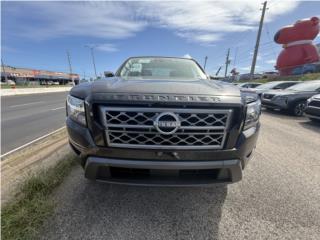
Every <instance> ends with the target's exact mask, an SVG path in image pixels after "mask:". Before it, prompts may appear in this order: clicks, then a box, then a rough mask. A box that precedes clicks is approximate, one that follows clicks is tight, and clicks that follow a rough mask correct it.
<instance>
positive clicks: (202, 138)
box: [99, 106, 232, 149]
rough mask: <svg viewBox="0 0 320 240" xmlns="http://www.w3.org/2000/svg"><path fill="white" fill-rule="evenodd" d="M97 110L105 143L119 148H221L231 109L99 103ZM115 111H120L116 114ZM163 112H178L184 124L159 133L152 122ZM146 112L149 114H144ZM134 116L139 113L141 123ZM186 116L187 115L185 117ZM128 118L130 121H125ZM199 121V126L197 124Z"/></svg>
mask: <svg viewBox="0 0 320 240" xmlns="http://www.w3.org/2000/svg"><path fill="white" fill-rule="evenodd" d="M99 109H100V118H101V123H102V124H103V126H104V127H105V136H106V141H107V145H108V146H110V147H120V148H148V149H222V148H223V146H224V143H225V140H226V135H227V130H228V129H229V124H230V120H231V114H232V110H231V109H214V110H213V109H175V108H143V107H138V108H134V107H127V108H125V107H106V106H100V107H99ZM118 112H119V114H117V113H118ZM162 112H173V113H175V114H177V115H178V117H179V119H180V121H181V123H183V122H184V125H181V126H180V128H179V129H178V130H177V132H175V133H173V134H170V135H166V136H164V135H162V134H160V133H159V132H157V130H156V128H155V127H154V125H153V121H154V119H155V118H156V116H157V115H159V114H160V113H162ZM111 113H112V114H111ZM120 113H121V114H120ZM146 113H148V115H149V116H151V117H150V118H148V117H146V115H145V114H146ZM152 113H154V114H152ZM128 114H129V115H128ZM120 116H122V117H120ZM137 116H142V117H140V120H142V121H141V122H142V123H143V125H140V124H139V123H140V121H138V120H136V119H135V117H137ZM186 116H189V117H187V118H184V117H186ZM199 116H205V117H204V119H207V120H204V119H202V118H200V117H199ZM192 117H194V119H192V120H193V121H191V120H190V119H191V118H192ZM188 119H189V120H188ZM130 120H131V122H130V123H131V124H129V123H128V122H129V121H130ZM209 120H210V121H209ZM206 121H207V122H206ZM110 122H112V123H110ZM187 124H188V125H187ZM199 124H201V126H197V125H199ZM212 125H213V126H212Z"/></svg>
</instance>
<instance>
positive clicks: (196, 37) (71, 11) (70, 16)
mask: <svg viewBox="0 0 320 240" xmlns="http://www.w3.org/2000/svg"><path fill="white" fill-rule="evenodd" d="M298 4H299V2H295V1H294V2H290V4H288V2H286V1H283V2H279V3H277V6H276V7H274V8H270V9H269V10H268V12H267V14H266V19H265V21H266V22H270V21H273V20H274V19H275V18H276V17H277V16H279V15H281V14H284V13H287V12H290V11H292V10H293V9H295V8H296V7H297V5H298ZM3 6H4V7H5V9H6V10H5V11H4V12H7V14H6V15H5V17H6V18H8V20H12V22H15V23H16V24H15V25H14V26H13V28H11V31H10V32H15V33H19V34H20V35H21V36H23V37H28V38H32V39H37V40H44V39H52V38H59V37H65V36H86V37H96V38H101V39H124V38H128V37H131V36H135V35H136V34H137V33H138V32H140V31H142V30H143V29H145V28H147V27H158V28H159V27H160V28H165V29H168V30H170V31H172V32H173V33H174V34H176V35H177V36H179V37H181V38H183V39H186V40H187V41H189V42H196V43H200V44H204V45H210V44H212V43H214V42H217V41H219V40H222V39H223V38H224V37H225V35H226V34H228V33H231V32H245V31H249V30H252V29H255V28H256V27H257V24H258V22H259V20H260V15H261V11H259V9H260V8H261V5H260V2H259V1H249V0H247V1H233V2H230V1H218V2H217V1H204V2H199V1H186V2H181V1H177V2H169V1H164V2H160V1H153V2H147V1H145V2H110V1H108V2H100V1H97V2H95V1H89V2H24V3H21V2H13V3H9V2H7V3H5V4H4V5H3ZM7 9H8V11H7ZM22 11H23V12H22ZM9 12H10V14H9ZM24 14H25V15H24ZM22 15H24V18H25V19H32V20H33V21H32V24H30V22H25V21H23V19H24V18H23V16H22ZM6 22H9V21H6Z"/></svg>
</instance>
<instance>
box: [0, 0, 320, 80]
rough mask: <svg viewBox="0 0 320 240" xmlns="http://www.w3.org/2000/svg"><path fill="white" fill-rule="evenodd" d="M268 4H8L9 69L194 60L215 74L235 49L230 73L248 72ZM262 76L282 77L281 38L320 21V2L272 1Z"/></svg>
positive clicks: (5, 52)
mask: <svg viewBox="0 0 320 240" xmlns="http://www.w3.org/2000/svg"><path fill="white" fill-rule="evenodd" d="M261 4H262V1H261V2H260V1H257V0H252V1H248V0H247V1H219V2H217V1H206V2H202V1H188V2H181V1H175V2H172V1H144V2H135V1H130V2H124V1H119V2H102V1H87V2H79V1H74V2H70V1H69V2H58V1H55V2H53V1H51V2H48V1H32V2H31V1H30V2H28V1H23V2H11V1H5V2H4V1H1V58H2V60H3V62H4V64H5V65H10V66H15V67H28V68H33V69H43V70H53V71H62V72H69V65H68V60H67V54H66V52H67V51H68V52H69V53H70V57H71V65H72V70H73V72H75V73H78V74H80V75H81V76H82V77H83V76H85V77H86V78H88V77H91V76H94V70H93V64H92V59H91V55H90V49H89V48H88V46H89V47H94V56H95V62H96V68H97V72H98V75H100V74H103V72H104V71H116V70H117V68H118V67H119V66H120V64H121V63H122V62H123V61H125V59H126V58H128V57H131V56H177V57H182V56H191V57H192V58H194V59H196V60H197V61H198V62H199V63H200V64H201V65H203V63H204V58H205V56H207V57H208V61H207V65H206V71H207V73H208V74H211V75H214V74H215V73H216V71H217V70H218V68H219V67H220V66H222V68H221V71H220V75H221V74H223V73H224V69H225V68H224V63H225V58H226V53H227V50H228V48H230V59H231V63H230V67H229V71H230V70H231V69H232V68H234V67H235V68H236V69H237V71H238V72H240V73H248V72H249V71H250V65H251V61H252V55H253V49H254V45H255V41H256V35H257V30H258V25H259V20H260V16H261V10H260V9H261V8H262V5H261ZM267 6H268V10H267V11H266V17H265V23H264V27H263V30H262V35H261V45H260V48H259V55H258V59H257V66H256V72H263V71H272V70H274V65H275V61H276V58H277V55H278V54H279V52H280V51H281V49H282V48H281V45H278V44H276V43H274V42H273V36H274V34H275V33H276V32H277V31H278V30H279V29H280V28H281V27H282V26H285V25H289V24H293V23H294V22H296V21H297V20H298V19H303V18H310V17H312V16H318V17H320V11H319V9H320V2H316V1H312V2H306V1H303V2H298V1H279V0H270V1H268V4H267ZM319 36H320V35H318V37H317V38H316V39H315V40H314V42H315V43H319V42H320V37H319Z"/></svg>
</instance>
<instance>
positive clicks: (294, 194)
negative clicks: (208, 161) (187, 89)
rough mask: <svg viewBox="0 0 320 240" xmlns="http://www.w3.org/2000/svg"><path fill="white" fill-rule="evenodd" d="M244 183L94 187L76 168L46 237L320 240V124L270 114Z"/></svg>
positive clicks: (61, 192) (59, 193)
mask: <svg viewBox="0 0 320 240" xmlns="http://www.w3.org/2000/svg"><path fill="white" fill-rule="evenodd" d="M261 123H262V127H261V133H260V138H259V141H258V146H257V149H256V152H255V157H254V159H252V160H251V162H250V164H249V165H248V167H247V168H246V170H245V172H244V178H243V180H242V181H241V182H239V183H236V184H232V185H228V186H227V187H226V186H222V185H217V186H214V187H212V188H149V187H129V186H117V185H109V184H103V183H94V182H89V181H87V180H85V179H84V178H83V171H82V169H81V168H80V167H76V168H75V169H74V170H73V171H72V172H71V174H70V176H69V177H68V178H67V179H66V181H65V182H64V184H63V185H61V186H60V187H59V188H58V189H57V191H56V193H55V195H54V198H55V200H56V201H57V202H58V203H59V205H57V208H56V211H55V214H54V216H53V217H52V218H51V219H49V220H48V221H47V222H46V224H45V226H44V228H43V233H42V234H41V239H59V240H60V239H123V240H128V239H148V240H149V239H166V240H170V239H196V240H199V239H253V240H258V239H290V240H292V239H308V240H309V239H319V236H320V181H319V180H320V124H314V123H311V122H310V121H309V120H308V119H306V118H294V117H291V116H286V115H283V114H280V113H276V112H264V113H263V115H262V118H261Z"/></svg>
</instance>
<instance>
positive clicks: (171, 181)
mask: <svg viewBox="0 0 320 240" xmlns="http://www.w3.org/2000/svg"><path fill="white" fill-rule="evenodd" d="M85 176H86V178H88V179H97V180H101V181H107V182H109V183H118V184H127V185H148V186H163V185H166V186H168V185H169V186H194V185H209V184H212V183H219V182H237V181H240V180H241V178H242V166H241V162H240V160H224V161H197V162H194V161H192V162H191V161H170V162H168V161H153V160H150V161H137V160H123V159H110V158H100V157H89V158H88V159H87V161H86V165H85ZM195 178H196V179H195Z"/></svg>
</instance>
